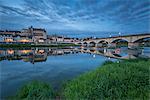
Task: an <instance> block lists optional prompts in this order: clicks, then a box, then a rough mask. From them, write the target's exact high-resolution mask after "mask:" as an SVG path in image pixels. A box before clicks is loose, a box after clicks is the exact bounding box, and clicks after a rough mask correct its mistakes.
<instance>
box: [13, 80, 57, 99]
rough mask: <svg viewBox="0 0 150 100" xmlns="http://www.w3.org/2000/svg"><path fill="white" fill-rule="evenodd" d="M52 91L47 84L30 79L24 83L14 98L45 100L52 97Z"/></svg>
mask: <svg viewBox="0 0 150 100" xmlns="http://www.w3.org/2000/svg"><path fill="white" fill-rule="evenodd" d="M54 96H55V95H54V92H53V90H52V88H51V87H50V85H49V84H47V83H43V82H39V81H32V82H30V83H28V84H26V85H24V86H23V87H22V88H21V89H20V90H19V91H18V92H17V95H16V96H15V99H18V100H20V99H21V100H22V99H26V100H47V99H51V98H54Z"/></svg>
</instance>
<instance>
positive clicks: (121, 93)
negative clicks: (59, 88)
mask: <svg viewBox="0 0 150 100" xmlns="http://www.w3.org/2000/svg"><path fill="white" fill-rule="evenodd" d="M149 68H150V61H145V60H131V61H130V60H128V61H123V62H121V63H110V62H109V63H108V64H106V63H105V64H104V65H103V66H101V67H99V68H98V69H96V70H95V71H91V72H89V73H86V74H83V75H81V76H79V77H78V78H76V79H74V80H72V81H71V82H69V83H67V85H66V86H65V89H64V96H65V97H66V98H68V99H79V98H80V99H81V98H82V99H100V98H101V99H139V100H141V99H148V98H149V97H148V96H149V89H150V87H149V72H150V70H149Z"/></svg>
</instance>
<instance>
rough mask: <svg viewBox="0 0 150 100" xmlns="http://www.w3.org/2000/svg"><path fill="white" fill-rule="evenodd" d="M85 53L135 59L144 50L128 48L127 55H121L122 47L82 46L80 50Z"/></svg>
mask: <svg viewBox="0 0 150 100" xmlns="http://www.w3.org/2000/svg"><path fill="white" fill-rule="evenodd" d="M80 51H81V52H83V53H90V54H96V55H102V56H106V57H109V58H116V59H135V58H137V57H138V56H140V55H141V53H142V51H141V50H126V52H125V53H126V55H124V56H122V55H121V52H122V51H121V49H119V48H118V49H106V48H103V49H99V50H97V48H86V49H85V48H82V49H81V50H80Z"/></svg>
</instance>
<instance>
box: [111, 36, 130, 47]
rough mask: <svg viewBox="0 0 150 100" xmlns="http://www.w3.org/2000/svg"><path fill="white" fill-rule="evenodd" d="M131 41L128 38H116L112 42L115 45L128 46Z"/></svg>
mask: <svg viewBox="0 0 150 100" xmlns="http://www.w3.org/2000/svg"><path fill="white" fill-rule="evenodd" d="M128 43H129V41H128V40H127V39H122V38H121V39H115V40H113V41H112V42H111V44H112V45H114V46H128Z"/></svg>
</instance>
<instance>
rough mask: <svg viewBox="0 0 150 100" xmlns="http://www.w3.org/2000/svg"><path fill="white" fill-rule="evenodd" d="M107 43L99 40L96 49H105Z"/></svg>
mask: <svg viewBox="0 0 150 100" xmlns="http://www.w3.org/2000/svg"><path fill="white" fill-rule="evenodd" d="M107 45H108V42H107V41H105V40H101V41H99V42H98V43H97V47H107Z"/></svg>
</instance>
